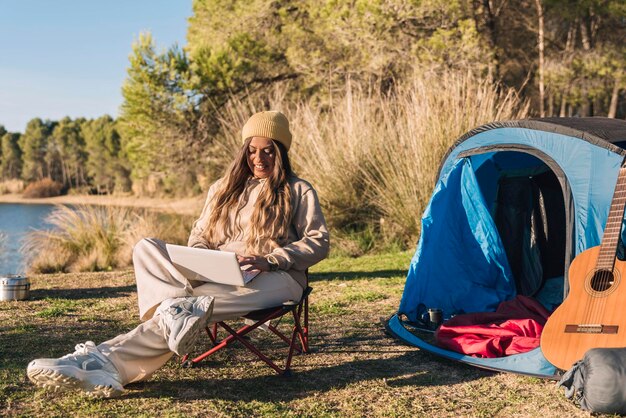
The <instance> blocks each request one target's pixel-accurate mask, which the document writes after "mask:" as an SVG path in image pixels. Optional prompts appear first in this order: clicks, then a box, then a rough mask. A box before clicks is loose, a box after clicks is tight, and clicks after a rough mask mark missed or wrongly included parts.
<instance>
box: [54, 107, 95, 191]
mask: <svg viewBox="0 0 626 418" xmlns="http://www.w3.org/2000/svg"><path fill="white" fill-rule="evenodd" d="M84 123H85V120H84V119H76V120H71V119H70V118H69V117H65V118H63V119H62V120H61V121H59V123H58V124H57V125H56V126H55V127H54V129H53V131H52V135H51V137H50V138H49V140H48V144H47V149H46V157H45V159H46V163H47V165H48V175H49V176H50V177H51V178H52V179H53V180H55V181H58V182H60V183H61V184H63V185H64V186H67V187H75V188H79V187H81V186H84V185H86V184H87V179H86V176H85V163H86V161H87V152H86V150H85V139H84V137H83V134H82V131H81V125H83V124H84Z"/></svg>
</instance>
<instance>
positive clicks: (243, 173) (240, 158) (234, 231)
mask: <svg viewBox="0 0 626 418" xmlns="http://www.w3.org/2000/svg"><path fill="white" fill-rule="evenodd" d="M251 139H252V138H248V139H247V140H246V141H245V142H244V144H243V146H242V147H241V149H240V150H239V152H238V153H237V155H236V156H235V159H234V160H233V162H232V163H231V165H230V167H229V168H228V170H227V172H226V175H225V177H224V179H223V181H222V183H221V185H220V187H219V189H218V191H217V192H216V194H215V197H214V198H213V203H212V211H211V215H210V216H209V219H208V221H207V224H206V226H205V227H204V237H205V238H206V240H207V241H208V242H209V245H210V247H211V248H216V247H217V246H218V245H219V244H220V243H219V242H217V239H216V238H217V237H218V236H220V234H218V233H217V232H218V231H221V232H222V233H223V235H224V236H225V237H226V239H229V238H233V237H235V236H237V235H239V234H240V233H242V232H244V231H242V230H241V226H240V225H239V223H238V222H237V216H235V217H234V218H233V219H234V221H233V222H231V217H230V214H231V213H233V211H235V213H237V212H238V211H239V210H241V209H242V207H243V206H244V205H245V204H246V203H247V202H242V201H241V195H242V194H243V192H244V190H245V188H246V184H247V182H248V179H249V178H250V177H252V175H253V174H252V171H251V170H250V167H249V166H248V160H247V158H248V157H247V152H248V147H249V145H250V141H251ZM272 143H273V144H274V149H275V152H276V158H275V162H274V171H273V172H272V173H270V175H269V176H268V177H267V179H266V181H265V184H264V185H263V188H262V189H261V192H260V193H259V197H258V198H257V200H256V202H255V203H254V210H253V212H252V218H251V219H250V229H249V235H248V236H247V237H246V247H247V251H248V253H249V254H256V255H262V254H263V253H268V252H270V251H271V250H272V249H273V248H276V247H278V246H281V243H282V242H284V241H285V240H286V238H287V235H288V233H289V226H290V224H291V215H292V213H291V212H292V205H291V194H292V193H291V187H290V186H289V182H288V180H289V178H290V177H291V176H293V172H292V169H291V163H290V162H289V157H288V155H287V150H286V149H285V147H284V146H283V144H281V143H280V142H278V141H274V140H272Z"/></svg>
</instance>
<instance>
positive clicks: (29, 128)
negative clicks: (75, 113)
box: [18, 118, 55, 181]
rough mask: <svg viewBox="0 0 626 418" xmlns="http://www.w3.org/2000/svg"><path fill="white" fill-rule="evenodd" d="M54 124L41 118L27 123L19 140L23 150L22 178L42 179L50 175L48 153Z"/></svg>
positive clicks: (30, 179) (28, 179)
mask: <svg viewBox="0 0 626 418" xmlns="http://www.w3.org/2000/svg"><path fill="white" fill-rule="evenodd" d="M54 126H55V123H54V122H51V121H45V122H44V121H42V120H41V119H39V118H35V119H32V120H31V121H30V122H28V124H27V125H26V130H25V131H24V134H23V135H22V136H21V137H20V139H19V142H18V144H19V147H20V148H21V150H22V162H23V166H22V178H23V179H24V180H26V181H34V180H41V179H42V178H44V177H46V176H47V175H48V172H49V170H48V165H47V164H46V153H47V146H48V140H49V137H50V135H51V134H52V130H53V129H54Z"/></svg>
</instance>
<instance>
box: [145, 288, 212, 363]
mask: <svg viewBox="0 0 626 418" xmlns="http://www.w3.org/2000/svg"><path fill="white" fill-rule="evenodd" d="M212 313H213V297H211V296H188V297H183V298H170V299H166V300H164V301H163V302H162V303H161V305H159V307H158V308H157V314H158V315H159V317H160V319H159V324H160V326H161V328H162V329H163V330H164V331H165V339H166V340H167V345H168V346H169V348H170V350H172V351H173V352H175V353H176V354H178V355H179V356H180V355H184V354H187V353H189V352H190V351H191V349H192V348H193V345H194V343H195V342H196V340H197V339H198V335H199V334H200V331H202V330H203V329H204V328H206V326H207V323H208V322H209V318H210V317H211V314H212Z"/></svg>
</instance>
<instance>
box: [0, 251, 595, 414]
mask: <svg viewBox="0 0 626 418" xmlns="http://www.w3.org/2000/svg"><path fill="white" fill-rule="evenodd" d="M410 257H411V254H410V253H407V252H404V253H394V254H385V255H381V256H378V257H377V256H366V257H361V258H341V257H337V258H331V259H328V260H325V261H324V262H322V263H320V264H319V265H318V266H316V267H315V268H313V269H312V271H311V286H312V287H313V289H314V291H313V293H312V294H311V329H312V351H313V352H312V354H310V355H304V356H297V357H295V358H294V363H293V370H294V376H293V377H291V378H281V377H278V376H276V375H275V374H274V373H273V371H272V370H271V369H269V368H268V367H267V366H265V365H264V364H263V363H261V362H259V361H257V360H255V358H254V357H253V356H252V355H251V354H249V353H248V352H247V351H246V350H244V349H241V348H239V347H237V346H234V347H233V348H232V349H231V350H229V351H226V352H222V353H220V354H219V355H217V356H216V357H213V358H212V359H210V360H209V361H206V360H205V362H204V363H202V365H201V367H197V368H193V369H183V368H181V367H180V366H179V365H178V363H177V361H176V358H174V359H173V360H171V361H170V362H169V363H167V364H166V365H165V366H164V367H163V368H162V369H160V370H159V371H157V372H156V373H155V374H154V376H153V377H152V378H150V379H149V380H148V381H146V382H141V383H135V384H132V385H129V386H128V387H127V389H128V392H127V393H126V394H125V396H123V397H121V398H117V399H112V400H98V399H91V398H89V397H87V396H85V395H83V394H81V393H74V392H66V393H59V394H55V393H52V392H47V391H44V390H40V389H37V388H36V387H34V386H33V385H32V384H30V382H29V381H28V380H27V378H26V374H25V369H26V365H27V364H28V362H29V361H30V360H32V359H33V358H37V357H59V356H62V355H64V354H67V353H68V352H72V351H73V348H74V345H75V344H77V343H80V342H84V341H87V340H93V341H95V342H97V343H98V342H102V341H105V340H107V339H110V338H112V337H114V336H116V335H118V334H120V333H122V332H126V331H128V330H130V329H131V328H132V327H134V326H136V325H137V324H139V321H138V319H137V308H136V306H137V295H136V292H135V286H134V279H133V275H132V271H125V272H103V273H69V274H55V275H40V276H33V277H32V282H33V284H32V290H31V296H32V297H31V299H30V300H28V301H19V302H0V324H1V325H0V411H2V412H1V413H0V414H2V415H6V416H46V417H51V416H52V417H54V416H58V417H66V416H74V417H87V416H88V417H104V416H107V417H109V416H145V417H151V416H167V417H186V416H215V417H226V416H236V417H248V416H284V417H292V416H315V417H318V416H319V417H360V416H374V417H417V416H429V417H446V416H448V417H457V416H472V417H487V416H489V417H491V416H502V417H509V416H521V417H536V416H543V417H561V416H571V417H577V416H578V417H583V416H585V417H586V416H588V414H586V413H583V412H582V411H580V410H579V409H578V408H577V407H576V406H574V405H573V404H572V403H570V402H569V401H567V399H565V397H564V396H563V394H562V393H561V391H560V390H559V389H557V388H556V386H555V384H554V382H552V381H545V380H540V379H533V378H528V377H524V376H517V375H513V374H503V373H492V372H487V371H484V370H480V369H476V368H471V367H469V366H466V365H462V364H458V363H454V362H451V361H446V360H442V359H439V358H437V357H434V356H432V355H430V354H428V353H425V352H422V351H420V350H418V349H416V348H413V347H408V346H405V345H402V344H400V343H398V341H396V340H394V339H393V338H391V337H389V336H388V335H387V334H386V333H385V330H384V327H383V325H382V323H381V319H382V318H385V317H388V316H389V315H391V314H392V313H393V312H394V311H395V310H396V309H397V307H398V304H399V300H400V297H401V294H402V290H403V286H404V276H405V272H406V269H407V267H408V264H409V261H410ZM258 338H260V344H261V345H263V346H265V347H269V346H272V343H270V342H269V341H266V340H265V339H264V337H262V336H261V337H258ZM198 344H199V345H198V346H197V347H196V351H198V352H199V351H200V350H201V349H202V347H203V346H202V344H207V339H206V338H205V339H202V341H201V342H199V343H198ZM272 347H273V346H272ZM276 349H278V348H276Z"/></svg>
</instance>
